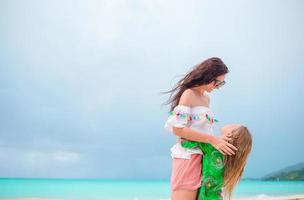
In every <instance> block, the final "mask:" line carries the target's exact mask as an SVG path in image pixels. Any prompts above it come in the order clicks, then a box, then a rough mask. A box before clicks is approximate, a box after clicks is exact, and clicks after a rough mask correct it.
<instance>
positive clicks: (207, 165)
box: [182, 141, 224, 200]
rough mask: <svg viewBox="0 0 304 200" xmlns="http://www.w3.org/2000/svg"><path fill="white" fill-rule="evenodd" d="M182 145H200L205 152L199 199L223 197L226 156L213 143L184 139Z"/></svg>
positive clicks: (191, 146)
mask: <svg viewBox="0 0 304 200" xmlns="http://www.w3.org/2000/svg"><path fill="white" fill-rule="evenodd" d="M182 147H184V148H189V149H191V148H195V147H199V148H200V149H201V150H202V152H203V153H204V156H203V159H202V185H201V187H200V188H199V190H198V195H197V200H219V199H223V197H222V187H223V183H224V180H223V179H224V156H223V154H221V153H220V152H219V151H218V150H217V149H215V148H214V147H213V146H212V145H211V144H207V143H200V142H194V141H183V142H182Z"/></svg>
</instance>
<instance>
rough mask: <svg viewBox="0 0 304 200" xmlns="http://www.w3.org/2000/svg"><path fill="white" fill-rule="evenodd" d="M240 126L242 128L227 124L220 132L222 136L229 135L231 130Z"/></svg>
mask: <svg viewBox="0 0 304 200" xmlns="http://www.w3.org/2000/svg"><path fill="white" fill-rule="evenodd" d="M241 126H242V125H241V124H228V125H225V126H224V127H222V128H221V129H220V131H221V133H222V134H225V135H230V134H231V133H232V131H233V130H235V129H237V128H239V127H241Z"/></svg>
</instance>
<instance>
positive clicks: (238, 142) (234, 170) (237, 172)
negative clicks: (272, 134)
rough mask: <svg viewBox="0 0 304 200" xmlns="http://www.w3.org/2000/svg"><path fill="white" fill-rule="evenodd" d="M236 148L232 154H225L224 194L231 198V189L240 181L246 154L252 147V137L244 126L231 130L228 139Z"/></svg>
mask: <svg viewBox="0 0 304 200" xmlns="http://www.w3.org/2000/svg"><path fill="white" fill-rule="evenodd" d="M229 143H231V144H232V145H234V146H235V147H236V148H237V151H236V152H235V154H234V155H231V156H228V155H227V156H225V158H224V159H225V161H224V162H225V171H224V186H223V189H224V194H225V197H228V199H230V198H231V195H232V191H233V189H234V187H235V186H236V184H237V183H238V182H239V181H240V179H241V177H242V174H243V171H244V167H245V165H246V162H247V158H248V155H249V153H250V151H251V147H252V137H251V134H250V132H249V130H248V128H247V127H246V126H241V127H239V128H237V129H235V130H233V131H232V139H231V140H230V141H229Z"/></svg>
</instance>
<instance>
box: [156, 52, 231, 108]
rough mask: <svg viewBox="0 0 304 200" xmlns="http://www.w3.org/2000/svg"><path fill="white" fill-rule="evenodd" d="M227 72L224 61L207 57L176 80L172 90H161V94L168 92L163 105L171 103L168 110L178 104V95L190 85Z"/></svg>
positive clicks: (198, 83) (211, 79) (203, 83)
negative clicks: (167, 97)
mask: <svg viewBox="0 0 304 200" xmlns="http://www.w3.org/2000/svg"><path fill="white" fill-rule="evenodd" d="M228 72H229V70H228V68H227V66H226V65H225V64H224V62H223V61H222V60H221V59H220V58H217V57H212V58H208V59H207V60H204V61H203V62H202V63H200V64H198V65H196V66H194V67H193V68H192V69H191V70H190V72H188V74H186V76H184V78H182V79H181V80H180V81H178V82H177V84H176V85H175V86H174V88H173V89H172V90H169V91H167V92H163V93H162V94H168V93H170V97H169V100H168V101H167V102H165V105H167V104H170V103H171V108H170V111H172V110H173V109H174V107H175V106H177V105H178V103H179V100H180V97H181V96H182V94H183V92H184V91H185V90H186V89H188V88H192V87H196V86H200V85H205V84H209V83H211V82H212V81H214V80H215V79H216V77H218V76H221V75H223V74H227V73H228Z"/></svg>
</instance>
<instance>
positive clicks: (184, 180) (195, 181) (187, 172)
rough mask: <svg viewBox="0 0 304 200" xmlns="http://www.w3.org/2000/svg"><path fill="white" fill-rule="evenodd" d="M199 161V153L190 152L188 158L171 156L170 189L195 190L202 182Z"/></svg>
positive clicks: (200, 156)
mask: <svg viewBox="0 0 304 200" xmlns="http://www.w3.org/2000/svg"><path fill="white" fill-rule="evenodd" d="M201 161H202V155H201V154H192V155H191V158H190V159H183V158H172V173H171V179H170V186H171V191H175V190H197V189H198V188H199V187H200V186H201V183H202V163H201Z"/></svg>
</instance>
